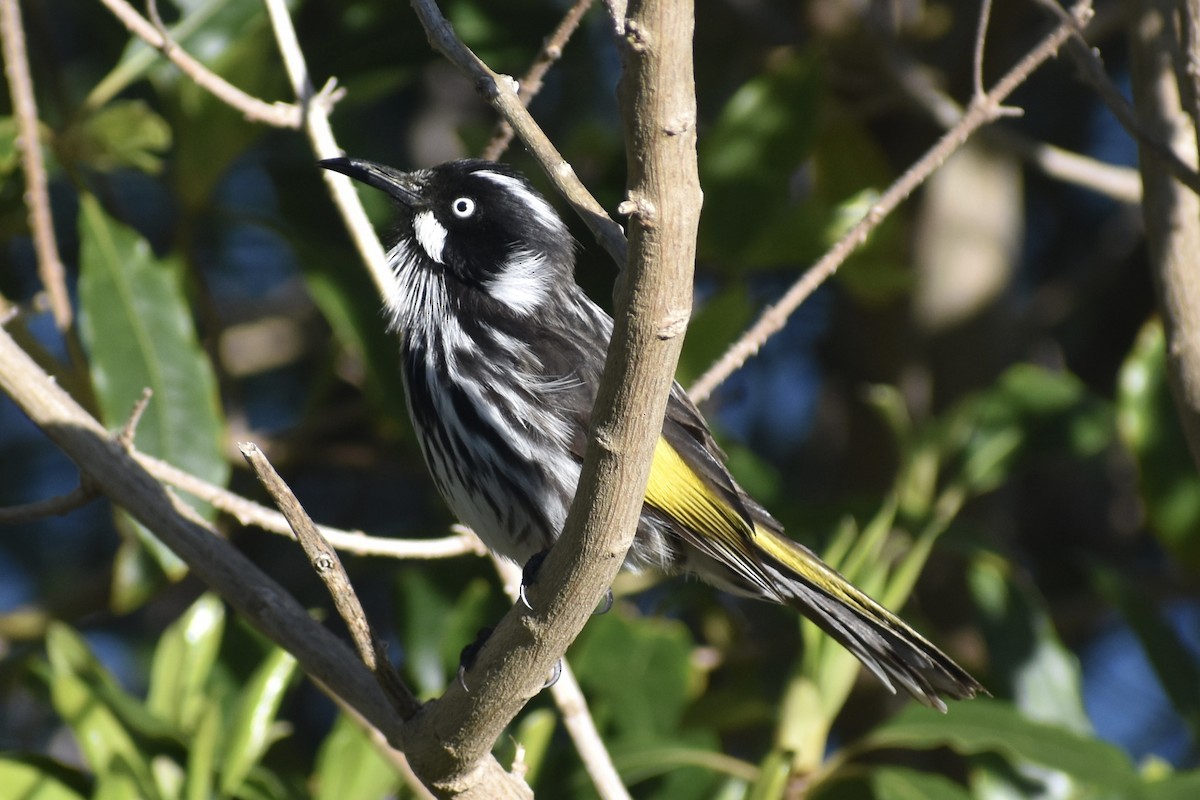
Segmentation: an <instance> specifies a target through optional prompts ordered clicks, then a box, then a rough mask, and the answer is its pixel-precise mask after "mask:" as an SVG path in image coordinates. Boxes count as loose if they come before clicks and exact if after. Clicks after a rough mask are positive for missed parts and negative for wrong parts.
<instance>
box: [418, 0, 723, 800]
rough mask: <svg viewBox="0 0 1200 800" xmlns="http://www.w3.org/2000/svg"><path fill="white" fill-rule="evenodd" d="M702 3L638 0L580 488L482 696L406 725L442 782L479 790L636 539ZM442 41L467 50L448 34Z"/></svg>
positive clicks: (505, 627)
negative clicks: (620, 194)
mask: <svg viewBox="0 0 1200 800" xmlns="http://www.w3.org/2000/svg"><path fill="white" fill-rule="evenodd" d="M416 5H427V4H423V3H416ZM425 11H426V16H425V17H423V19H426V20H428V19H429V17H428V12H429V9H428V8H426V9H425ZM693 13H694V12H693V8H692V6H691V3H690V2H688V0H679V2H654V0H648V2H644V3H634V4H631V8H630V17H629V18H628V19H627V20H626V21H625V37H624V40H623V48H622V49H623V56H624V59H625V74H624V78H623V79H622V91H621V95H622V98H623V108H624V111H625V123H626V130H627V144H628V148H629V153H630V157H629V159H628V163H629V169H630V182H629V185H630V190H629V195H628V197H629V199H628V200H627V201H626V204H624V205H625V207H627V208H629V209H630V211H631V212H632V213H631V216H632V228H631V238H630V260H629V264H628V266H627V268H626V269H625V270H624V271H623V272H622V274H621V276H620V279H619V283H618V288H617V292H616V308H617V312H616V315H615V316H616V324H615V329H614V334H613V340H612V342H611V344H610V347H609V353H608V359H607V361H606V363H605V369H604V375H603V379H602V381H601V385H600V389H599V396H598V398H597V401H596V408H595V411H594V412H593V418H592V429H591V431H590V436H589V441H590V444H589V447H588V450H587V454H586V457H585V458H584V462H583V469H582V474H581V477H580V481H579V491H578V492H577V494H576V496H575V499H574V502H573V503H572V505H571V511H570V513H569V514H568V518H567V522H566V525H565V528H564V530H563V533H562V536H561V537H560V539H559V541H558V543H557V544H556V546H555V547H554V548H552V549H551V552H550V555H549V556H548V557H547V558H546V561H545V562H544V564H543V565H542V568H541V572H540V573H539V577H538V581H537V583H536V584H535V585H534V586H533V587H532V590H531V592H530V594H531V595H532V602H531V605H532V606H533V608H532V609H526V608H525V607H524V606H522V605H520V604H517V605H515V606H514V607H513V609H512V610H511V611H510V612H509V613H508V614H507V615H506V616H505V617H504V619H502V620H501V622H500V624H499V625H498V626H497V628H496V630H495V632H494V633H493V635H492V636H491V638H490V639H488V641H487V642H486V643H485V644H484V645H483V647H482V649H481V651H480V653H479V656H478V659H477V660H476V662H475V665H474V667H473V668H472V670H471V675H470V683H471V693H470V694H469V695H468V694H467V693H466V692H465V691H464V690H463V689H462V688H461V687H460V686H459V685H458V684H457V683H454V684H451V686H450V688H449V689H448V691H447V692H446V694H445V695H444V696H443V697H442V698H441V699H440V700H438V701H436V702H434V703H432V704H431V705H430V706H428V707H426V709H425V712H424V713H422V714H421V715H420V716H419V717H418V718H416V719H415V720H413V724H412V725H411V726H410V727H409V728H406V738H405V742H406V745H407V746H406V748H405V752H406V753H408V756H409V760H410V763H411V764H412V765H413V769H414V770H415V771H416V772H417V774H418V775H420V776H421V777H422V779H423V780H425V781H427V783H429V784H430V785H431V786H433V787H435V790H436V791H440V792H443V793H446V794H452V793H465V792H467V791H470V789H471V787H472V785H473V777H472V774H471V773H472V770H473V769H474V766H473V765H474V764H475V763H476V761H477V759H479V758H481V757H482V756H483V755H485V754H486V753H487V752H489V750H490V748H491V746H492V743H493V742H494V741H495V739H496V737H497V736H498V735H499V734H500V732H501V731H502V730H503V729H504V727H505V726H506V725H507V724H508V722H509V721H510V720H511V719H512V718H513V716H514V715H515V714H516V713H517V712H518V711H519V710H520V709H521V708H522V707H523V706H524V705H525V703H526V702H527V701H528V700H529V698H531V697H532V696H533V695H535V694H536V693H537V692H538V691H539V690H540V688H541V686H540V684H541V680H542V677H541V676H543V675H546V674H548V673H549V671H550V670H551V668H552V667H553V665H554V662H555V660H556V659H557V658H558V657H559V656H560V655H561V654H562V653H563V651H564V650H565V649H566V647H567V645H568V644H569V642H570V641H571V640H573V639H574V637H575V636H576V635H577V634H578V632H579V630H581V629H582V627H583V625H584V624H585V623H586V622H587V619H588V617H589V616H590V613H591V609H593V608H595V606H596V604H597V602H598V601H599V599H600V597H601V596H602V595H603V593H604V591H605V590H606V589H607V587H608V586H609V585H610V584H611V582H612V579H613V578H614V577H615V575H616V573H617V571H618V570H619V569H620V567H621V564H622V562H623V561H624V555H625V552H626V551H627V549H628V547H629V545H630V543H631V542H632V539H633V535H634V532H635V529H636V524H637V520H638V517H639V515H640V513H641V507H642V498H643V496H644V492H645V486H646V480H647V478H648V476H649V470H650V457H651V454H652V452H653V448H654V443H655V442H656V441H657V438H658V436H659V435H660V433H661V431H662V418H663V414H664V411H665V408H666V401H667V396H668V393H669V391H670V388H671V385H672V382H673V381H672V375H673V373H674V369H675V365H676V362H677V360H678V355H679V348H680V345H681V343H682V334H683V332H684V329H685V327H686V323H687V319H688V316H689V310H690V305H691V274H692V268H693V264H694V258H695V241H696V230H697V226H698V223H699V211H700V199H701V195H700V189H699V180H698V177H697V168H696V152H695V142H696V127H695V123H696V110H695V87H694V82H693V76H692V54H691V40H692V25H693ZM438 17H439V18H440V14H439V15H438ZM443 22H444V21H443ZM446 30H448V29H445V28H443V29H442V30H441V34H443V35H444V34H445V33H446ZM439 46H440V47H446V48H447V49H449V50H451V51H454V50H455V47H454V46H453V45H452V44H451V43H448V42H446V41H445V40H442V41H441V43H440V45H439ZM464 49H465V48H464ZM483 69H485V70H486V67H483ZM488 74H489V75H491V73H490V70H489V71H488ZM489 80H491V78H489ZM514 127H517V129H518V132H520V127H519V126H514ZM527 143H528V142H527Z"/></svg>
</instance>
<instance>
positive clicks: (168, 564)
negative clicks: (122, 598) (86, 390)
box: [79, 195, 229, 593]
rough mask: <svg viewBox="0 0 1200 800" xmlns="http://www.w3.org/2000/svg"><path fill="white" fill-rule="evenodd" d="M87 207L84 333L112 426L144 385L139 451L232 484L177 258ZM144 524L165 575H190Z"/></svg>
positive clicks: (89, 202) (104, 414)
mask: <svg viewBox="0 0 1200 800" xmlns="http://www.w3.org/2000/svg"><path fill="white" fill-rule="evenodd" d="M80 203H81V213H80V223H79V236H80V242H81V244H80V277H79V302H80V306H81V311H82V313H81V316H80V333H81V335H82V338H83V341H84V344H85V345H86V347H87V349H88V353H89V356H90V358H89V368H90V370H91V377H92V384H93V387H94V389H95V392H96V398H97V401H98V402H99V404H100V415H101V418H102V419H103V421H104V423H105V424H106V425H108V426H109V427H116V426H119V425H122V424H124V422H125V420H126V419H127V418H128V417H129V414H130V411H131V410H132V408H133V406H134V403H135V402H136V401H137V400H138V399H139V398H140V397H141V395H142V390H143V389H145V388H149V389H151V390H152V391H153V392H154V395H153V398H152V399H151V401H150V403H149V404H148V406H147V407H146V410H145V413H144V414H143V415H142V418H141V422H140V423H139V425H138V428H137V437H136V440H135V442H136V445H137V447H138V449H139V450H141V451H143V452H145V453H149V454H150V455H153V456H157V457H159V458H163V459H165V460H167V461H169V462H171V463H172V464H174V465H175V466H177V467H179V468H181V469H183V470H186V471H187V472H190V473H192V474H193V475H196V476H197V477H200V478H202V479H204V480H207V481H209V482H210V483H215V484H217V485H222V484H224V483H225V481H226V480H227V479H228V475H229V465H228V463H227V462H226V460H225V458H224V455H223V452H222V447H221V445H222V441H223V439H224V435H225V430H224V420H223V418H222V415H221V411H220V407H219V405H218V402H217V389H216V379H215V377H214V375H213V370H212V365H211V364H210V363H209V361H208V359H207V357H206V356H205V354H204V351H203V350H202V349H201V347H200V344H199V342H198V340H197V338H196V332H195V329H194V328H193V326H192V317H191V313H190V310H189V307H188V303H187V300H186V298H185V296H184V292H183V286H182V281H181V276H180V269H181V268H180V265H179V263H178V262H177V260H175V259H161V260H160V259H157V258H155V256H154V254H153V253H152V252H151V250H150V245H149V244H148V243H147V242H146V240H145V239H143V238H142V237H140V236H139V235H138V234H137V233H136V232H135V231H133V230H132V229H130V228H127V227H125V226H124V225H121V224H120V223H118V222H116V221H115V220H113V219H112V218H110V217H109V216H108V215H107V214H105V213H104V211H103V209H102V208H101V207H100V204H99V203H98V202H97V201H96V199H95V198H93V197H91V196H90V195H84V196H82V197H81V198H80ZM140 527H141V526H138V528H139V535H140V536H141V539H142V542H143V543H144V544H146V545H147V546H148V547H149V548H150V550H151V552H153V554H154V555H155V558H156V559H157V560H158V562H159V564H160V565H161V566H162V568H163V570H164V571H165V572H166V574H167V575H168V576H170V577H172V578H178V577H180V576H182V575H183V574H184V572H185V571H186V565H184V564H183V562H181V561H180V560H179V559H178V558H177V557H176V556H175V555H174V554H172V553H171V552H170V551H169V550H168V549H167V548H166V547H164V546H162V545H161V544H160V543H159V542H158V541H157V539H155V538H154V537H153V536H152V535H151V534H149V532H147V531H144V530H141V529H140ZM116 577H118V578H120V575H118V576H116ZM119 589H120V587H119V586H118V587H115V588H114V592H115V593H116V592H119Z"/></svg>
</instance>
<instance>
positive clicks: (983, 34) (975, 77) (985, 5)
mask: <svg viewBox="0 0 1200 800" xmlns="http://www.w3.org/2000/svg"><path fill="white" fill-rule="evenodd" d="M991 18H992V0H982V2H980V4H979V26H978V27H977V28H976V30H975V50H974V52H973V53H972V58H971V78H972V82H973V84H974V86H975V91H974V95H973V96H974V97H982V96H983V93H984V88H983V51H984V47H985V46H986V45H987V29H988V22H989V21H990V20H991Z"/></svg>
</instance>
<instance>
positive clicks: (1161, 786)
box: [1141, 770, 1200, 800]
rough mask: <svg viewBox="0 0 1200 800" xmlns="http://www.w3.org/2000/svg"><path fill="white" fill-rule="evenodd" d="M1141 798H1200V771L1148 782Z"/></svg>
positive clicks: (1161, 799)
mask: <svg viewBox="0 0 1200 800" xmlns="http://www.w3.org/2000/svg"><path fill="white" fill-rule="evenodd" d="M1141 796H1142V799H1143V800H1193V798H1196V797H1200V770H1192V771H1191V772H1185V773H1179V774H1176V775H1168V776H1167V777H1165V778H1160V779H1157V780H1147V781H1146V784H1145V786H1144V787H1143V788H1142V792H1141Z"/></svg>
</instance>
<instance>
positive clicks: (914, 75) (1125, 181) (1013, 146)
mask: <svg viewBox="0 0 1200 800" xmlns="http://www.w3.org/2000/svg"><path fill="white" fill-rule="evenodd" d="M885 64H886V66H887V75H888V76H890V77H891V78H893V79H894V80H895V81H896V84H897V85H898V86H899V87H900V88H901V89H902V90H903V91H904V92H905V94H907V95H908V96H909V97H911V98H912V99H913V100H914V101H916V103H917V105H919V106H920V107H921V108H922V109H924V110H925V111H926V113H928V114H929V115H930V116H931V117H933V119H934V120H935V121H936V122H937V123H938V124H939V125H941V126H942V127H943V128H946V129H947V130H949V129H950V128H953V127H954V126H955V125H957V124H958V122H959V120H960V119H961V118H962V115H963V113H964V109H963V107H962V106H960V105H959V104H958V103H957V102H955V101H954V98H952V97H950V95H948V94H946V93H945V92H944V91H942V90H941V89H940V88H939V87H938V86H937V85H936V84H935V83H934V81H933V80H932V79H931V78H930V77H929V75H928V73H927V71H926V70H924V69H922V68H921V66H920V65H919V64H917V63H915V62H914V61H913V59H912V58H911V57H910V56H909V55H908V54H906V53H903V52H900V51H899V50H898V49H896V48H894V47H889V48H888V52H887V54H886V56H885ZM979 135H980V136H983V137H986V140H987V141H988V142H990V143H992V144H995V145H997V146H999V147H1003V148H1006V149H1008V150H1011V151H1012V152H1014V153H1016V154H1017V155H1018V156H1020V157H1021V158H1022V159H1024V160H1025V161H1027V162H1028V163H1030V164H1032V165H1033V166H1034V167H1036V168H1038V169H1039V170H1041V171H1042V172H1043V173H1044V174H1046V175H1048V176H1049V177H1051V178H1055V179H1056V180H1060V181H1063V182H1065V183H1072V184H1075V185H1076V186H1081V187H1083V188H1085V189H1090V190H1091V191H1093V192H1097V193H1099V194H1102V195H1105V196H1106V197H1111V198H1112V199H1114V200H1117V201H1118V202H1121V203H1127V204H1130V205H1136V204H1137V203H1140V202H1141V201H1142V177H1141V175H1139V174H1138V171H1137V170H1136V169H1134V168H1132V167H1121V166H1117V165H1116V164H1107V163H1105V162H1103V161H1098V160H1096V159H1094V158H1091V157H1089V156H1085V155H1083V154H1081V153H1075V152H1072V151H1070V150H1067V149H1065V148H1062V147H1058V146H1057V145H1052V144H1047V143H1046V142H1039V141H1036V140H1034V139H1032V138H1030V137H1028V136H1026V135H1025V134H1023V133H1021V132H1020V131H1017V130H1013V129H1012V128H1009V127H1007V126H1004V125H999V124H998V125H993V126H991V127H989V128H984V129H983V130H981V131H980V132H979Z"/></svg>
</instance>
